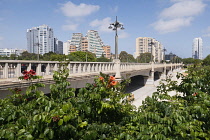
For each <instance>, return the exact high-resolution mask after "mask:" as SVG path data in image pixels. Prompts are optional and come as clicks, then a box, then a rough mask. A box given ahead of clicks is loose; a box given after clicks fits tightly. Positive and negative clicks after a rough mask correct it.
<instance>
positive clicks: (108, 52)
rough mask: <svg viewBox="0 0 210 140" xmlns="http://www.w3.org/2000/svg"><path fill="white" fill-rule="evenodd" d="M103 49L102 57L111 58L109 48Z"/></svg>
mask: <svg viewBox="0 0 210 140" xmlns="http://www.w3.org/2000/svg"><path fill="white" fill-rule="evenodd" d="M103 49H104V57H106V58H108V59H110V58H111V47H110V46H109V45H106V46H103Z"/></svg>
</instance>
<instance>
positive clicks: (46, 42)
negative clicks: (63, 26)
mask: <svg viewBox="0 0 210 140" xmlns="http://www.w3.org/2000/svg"><path fill="white" fill-rule="evenodd" d="M27 50H28V52H29V53H36V54H45V53H48V52H50V51H52V52H54V34H53V29H52V28H50V27H49V26H47V25H41V26H39V27H33V28H31V29H27Z"/></svg>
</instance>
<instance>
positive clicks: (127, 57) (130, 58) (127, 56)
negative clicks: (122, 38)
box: [119, 51, 135, 62]
mask: <svg viewBox="0 0 210 140" xmlns="http://www.w3.org/2000/svg"><path fill="white" fill-rule="evenodd" d="M119 59H120V61H121V62H135V58H134V57H133V55H131V54H128V53H127V52H126V51H121V52H120V54H119Z"/></svg>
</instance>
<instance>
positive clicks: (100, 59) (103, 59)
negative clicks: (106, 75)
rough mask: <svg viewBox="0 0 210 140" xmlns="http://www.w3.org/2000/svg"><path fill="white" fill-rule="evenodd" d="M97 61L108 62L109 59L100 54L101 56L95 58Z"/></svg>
mask: <svg viewBox="0 0 210 140" xmlns="http://www.w3.org/2000/svg"><path fill="white" fill-rule="evenodd" d="M96 61H97V62H110V59H108V58H106V57H104V55H103V54H102V56H101V57H99V58H97V59H96Z"/></svg>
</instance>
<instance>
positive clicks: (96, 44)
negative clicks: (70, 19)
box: [69, 30, 104, 57]
mask: <svg viewBox="0 0 210 140" xmlns="http://www.w3.org/2000/svg"><path fill="white" fill-rule="evenodd" d="M103 46H104V45H103V42H102V40H101V38H100V36H99V34H98V32H97V31H95V30H89V31H88V32H87V35H86V36H85V37H83V35H82V33H73V36H72V40H71V42H70V46H69V48H70V49H69V50H70V53H71V52H75V51H89V52H92V53H94V54H96V57H101V55H102V54H104V49H103Z"/></svg>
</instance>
